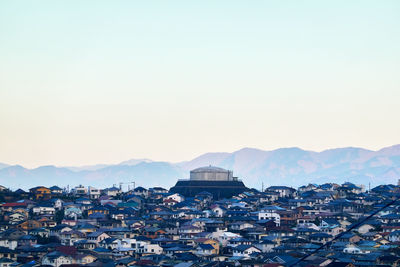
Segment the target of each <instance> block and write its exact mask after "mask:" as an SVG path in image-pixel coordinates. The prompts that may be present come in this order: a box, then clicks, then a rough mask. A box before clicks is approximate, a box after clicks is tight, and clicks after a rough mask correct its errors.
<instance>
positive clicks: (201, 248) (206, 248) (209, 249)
mask: <svg viewBox="0 0 400 267" xmlns="http://www.w3.org/2000/svg"><path fill="white" fill-rule="evenodd" d="M195 253H196V255H197V256H199V257H207V256H212V255H216V250H215V248H214V247H213V246H211V245H210V244H199V245H198V246H197V248H196V252H195Z"/></svg>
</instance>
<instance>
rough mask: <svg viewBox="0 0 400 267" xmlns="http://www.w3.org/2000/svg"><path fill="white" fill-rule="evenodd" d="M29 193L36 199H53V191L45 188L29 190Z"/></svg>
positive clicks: (39, 187) (38, 187)
mask: <svg viewBox="0 0 400 267" xmlns="http://www.w3.org/2000/svg"><path fill="white" fill-rule="evenodd" d="M29 193H30V194H31V195H32V196H33V198H34V199H36V200H39V199H43V200H46V199H50V197H51V190H50V189H49V188H47V187H44V186H37V187H33V188H31V189H29Z"/></svg>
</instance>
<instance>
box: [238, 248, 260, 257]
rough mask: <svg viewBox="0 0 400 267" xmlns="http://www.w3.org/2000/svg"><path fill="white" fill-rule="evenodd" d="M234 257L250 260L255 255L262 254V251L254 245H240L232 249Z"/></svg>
mask: <svg viewBox="0 0 400 267" xmlns="http://www.w3.org/2000/svg"><path fill="white" fill-rule="evenodd" d="M232 252H233V257H245V258H250V257H251V254H253V253H261V250H260V249H259V248H257V247H255V246H252V245H239V246H237V247H234V248H232Z"/></svg>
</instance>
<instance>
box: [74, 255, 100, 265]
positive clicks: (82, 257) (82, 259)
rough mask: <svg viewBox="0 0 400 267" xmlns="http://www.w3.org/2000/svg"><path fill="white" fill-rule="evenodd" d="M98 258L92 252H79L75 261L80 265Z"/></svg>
mask: <svg viewBox="0 0 400 267" xmlns="http://www.w3.org/2000/svg"><path fill="white" fill-rule="evenodd" d="M96 260H97V257H95V256H93V255H91V254H78V255H76V256H75V257H74V262H75V263H76V264H80V265H86V264H90V263H92V262H95V261H96Z"/></svg>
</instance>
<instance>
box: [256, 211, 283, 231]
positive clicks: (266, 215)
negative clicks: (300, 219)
mask: <svg viewBox="0 0 400 267" xmlns="http://www.w3.org/2000/svg"><path fill="white" fill-rule="evenodd" d="M281 211H285V209H284V208H281V207H278V206H266V207H263V208H261V210H260V211H259V212H258V220H265V219H273V220H274V222H275V224H276V225H277V226H280V224H281V215H280V214H279V212H281Z"/></svg>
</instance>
